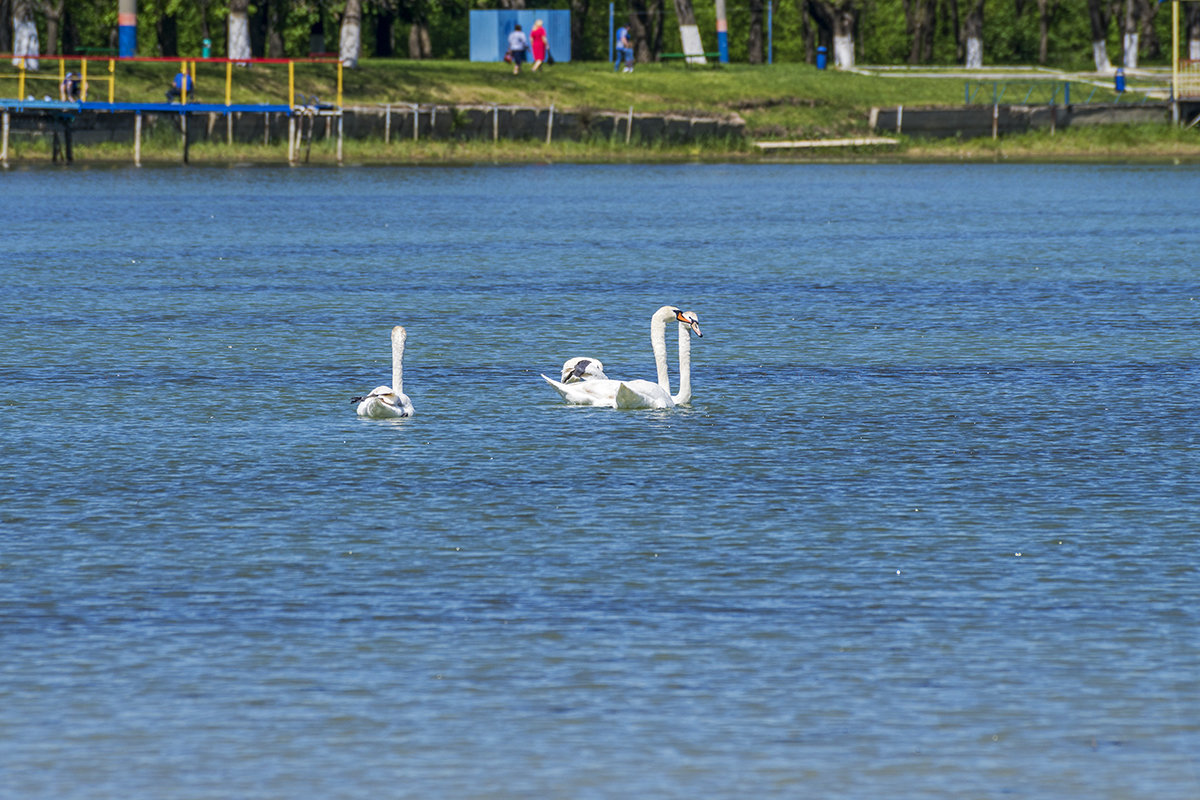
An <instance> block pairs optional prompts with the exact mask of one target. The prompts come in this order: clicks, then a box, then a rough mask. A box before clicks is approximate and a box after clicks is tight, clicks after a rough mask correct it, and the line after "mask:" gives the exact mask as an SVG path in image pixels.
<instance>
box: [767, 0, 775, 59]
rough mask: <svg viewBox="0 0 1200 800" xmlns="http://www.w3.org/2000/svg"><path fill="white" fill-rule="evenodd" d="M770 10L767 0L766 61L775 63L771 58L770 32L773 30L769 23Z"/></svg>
mask: <svg viewBox="0 0 1200 800" xmlns="http://www.w3.org/2000/svg"><path fill="white" fill-rule="evenodd" d="M771 11H772V4H771V0H767V63H768V64H773V63H775V62H774V61H772V59H771V34H772V33H773V30H772V28H771V25H772V22H771Z"/></svg>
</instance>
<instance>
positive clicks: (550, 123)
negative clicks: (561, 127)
mask: <svg viewBox="0 0 1200 800" xmlns="http://www.w3.org/2000/svg"><path fill="white" fill-rule="evenodd" d="M553 134H554V103H551V104H550V116H549V117H547V118H546V144H550V138H551V137H552V136H553Z"/></svg>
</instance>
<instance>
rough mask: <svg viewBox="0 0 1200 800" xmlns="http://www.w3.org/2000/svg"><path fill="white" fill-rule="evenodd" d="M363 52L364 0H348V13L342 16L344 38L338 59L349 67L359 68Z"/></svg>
mask: <svg viewBox="0 0 1200 800" xmlns="http://www.w3.org/2000/svg"><path fill="white" fill-rule="evenodd" d="M361 52H362V0H346V11H345V13H343V14H342V36H341V39H340V40H339V47H338V58H340V59H341V60H342V65H343V66H347V67H351V68H354V67H357V66H358V56H359V54H360V53H361Z"/></svg>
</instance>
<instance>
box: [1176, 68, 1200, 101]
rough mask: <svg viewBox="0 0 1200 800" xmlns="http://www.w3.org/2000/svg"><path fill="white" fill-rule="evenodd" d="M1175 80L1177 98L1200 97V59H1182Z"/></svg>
mask: <svg viewBox="0 0 1200 800" xmlns="http://www.w3.org/2000/svg"><path fill="white" fill-rule="evenodd" d="M1175 81H1176V85H1175V90H1176V92H1177V95H1176V97H1177V98H1179V99H1181V100H1186V99H1194V98H1197V97H1200V61H1193V60H1191V59H1183V60H1181V61H1180V62H1179V69H1178V72H1177V73H1176V78H1175Z"/></svg>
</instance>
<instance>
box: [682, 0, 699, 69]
mask: <svg viewBox="0 0 1200 800" xmlns="http://www.w3.org/2000/svg"><path fill="white" fill-rule="evenodd" d="M675 16H676V18H678V20H679V38H680V40H681V44H682V45H683V52H685V53H692V54H698V55H693V56H692V57H691V58H689V59H687V61H688V63H690V64H692V63H694V64H704V63H706V59H705V58H704V45H703V44H702V43H701V42H700V28H699V27H697V26H696V9H694V8H693V7H692V0H675Z"/></svg>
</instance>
